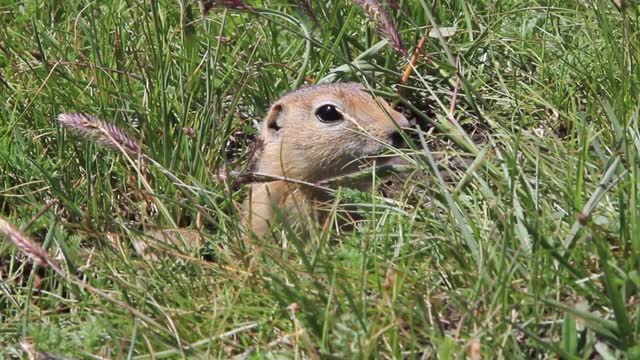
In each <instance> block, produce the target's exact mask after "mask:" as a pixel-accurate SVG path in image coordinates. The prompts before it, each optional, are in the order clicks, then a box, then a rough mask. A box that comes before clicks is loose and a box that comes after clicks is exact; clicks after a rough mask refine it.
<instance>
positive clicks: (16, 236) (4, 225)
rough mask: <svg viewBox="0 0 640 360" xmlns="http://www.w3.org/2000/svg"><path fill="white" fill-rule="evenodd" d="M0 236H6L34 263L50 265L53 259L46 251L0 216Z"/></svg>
mask: <svg viewBox="0 0 640 360" xmlns="http://www.w3.org/2000/svg"><path fill="white" fill-rule="evenodd" d="M0 236H1V237H5V238H7V239H8V240H9V241H10V242H11V243H12V244H13V245H15V247H17V248H18V249H19V250H20V251H21V252H22V253H23V254H25V255H26V256H27V257H29V258H30V259H31V260H32V261H33V262H34V263H35V264H36V265H42V266H46V265H51V264H53V260H51V258H50V257H49V255H48V254H47V252H46V251H45V250H44V249H43V248H42V247H41V246H40V245H38V244H37V243H36V242H35V241H33V240H31V239H29V238H28V237H27V236H26V235H24V234H23V233H21V232H20V231H19V230H18V229H17V228H16V227H14V226H13V225H12V224H11V223H9V222H8V221H6V220H5V219H3V218H1V217H0Z"/></svg>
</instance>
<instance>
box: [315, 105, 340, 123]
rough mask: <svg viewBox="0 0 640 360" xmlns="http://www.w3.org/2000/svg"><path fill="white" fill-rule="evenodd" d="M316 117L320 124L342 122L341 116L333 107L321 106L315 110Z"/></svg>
mask: <svg viewBox="0 0 640 360" xmlns="http://www.w3.org/2000/svg"><path fill="white" fill-rule="evenodd" d="M316 116H317V117H318V119H320V121H322V122H335V121H339V120H342V114H340V112H339V111H338V110H337V109H336V107H335V106H334V105H330V104H327V105H322V106H320V107H319V108H318V110H316Z"/></svg>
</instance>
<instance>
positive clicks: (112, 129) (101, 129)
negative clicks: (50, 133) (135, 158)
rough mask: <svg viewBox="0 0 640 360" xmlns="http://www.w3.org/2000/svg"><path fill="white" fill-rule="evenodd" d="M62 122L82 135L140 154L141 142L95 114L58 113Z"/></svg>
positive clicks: (131, 153) (111, 146)
mask: <svg viewBox="0 0 640 360" xmlns="http://www.w3.org/2000/svg"><path fill="white" fill-rule="evenodd" d="M58 121H59V122H60V124H61V125H62V126H63V127H65V128H67V129H69V130H71V131H73V132H74V133H76V134H78V135H79V136H81V137H85V138H90V139H93V140H95V141H97V142H98V143H100V144H102V145H104V146H107V147H110V148H113V149H116V150H123V151H124V152H126V153H127V154H129V155H137V154H140V153H141V151H142V148H141V146H140V144H139V143H138V142H137V141H136V140H134V139H133V138H131V137H130V136H129V135H127V133H125V132H124V131H122V130H121V129H120V128H118V127H117V126H115V125H113V124H111V123H108V122H105V121H102V120H99V119H98V118H96V117H95V116H92V115H87V114H81V113H62V114H60V115H58Z"/></svg>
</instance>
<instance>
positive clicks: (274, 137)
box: [245, 83, 408, 236]
mask: <svg viewBox="0 0 640 360" xmlns="http://www.w3.org/2000/svg"><path fill="white" fill-rule="evenodd" d="M325 104H332V105H334V106H336V108H337V109H339V111H340V113H341V114H342V115H343V117H344V120H342V121H339V122H336V123H324V122H322V121H320V120H319V119H318V118H317V117H316V114H315V113H316V109H317V108H318V107H320V106H321V105H325ZM392 119H393V121H392ZM398 126H399V127H406V126H408V122H407V120H406V119H405V117H404V116H403V115H402V114H400V113H399V112H397V111H395V110H393V109H392V108H391V107H390V106H389V105H388V104H387V103H386V102H385V101H384V100H382V99H380V98H376V97H373V96H372V95H371V94H370V93H369V92H368V91H367V90H366V89H365V88H364V87H362V85H359V84H354V83H341V84H326V85H313V86H308V87H305V88H302V89H300V90H297V91H294V92H291V93H289V94H287V95H285V96H283V97H282V98H280V99H279V100H278V101H276V102H275V103H274V104H273V105H272V106H271V109H270V110H269V113H268V114H267V116H266V118H265V119H264V121H263V123H262V127H261V130H260V135H259V137H260V140H262V141H263V142H264V150H263V152H262V154H261V155H260V157H259V158H258V162H257V166H256V170H257V172H259V173H265V174H269V175H275V176H281V177H287V178H289V179H296V180H303V181H306V182H318V181H321V180H325V179H329V178H332V177H336V176H339V175H344V174H348V173H351V172H353V171H356V170H357V169H358V165H359V164H360V163H361V162H359V161H358V160H359V159H362V158H364V157H367V156H373V155H377V154H380V153H381V152H383V151H384V150H385V149H387V148H388V147H389V146H390V145H391V144H392V137H393V136H394V133H397V130H398ZM329 199H330V198H329V197H328V195H327V194H326V193H325V192H323V191H321V190H317V189H314V188H312V187H309V186H304V185H300V184H295V183H292V182H287V181H272V182H267V183H254V184H252V185H251V194H250V198H249V200H248V201H247V205H246V206H247V211H246V214H245V224H246V225H247V226H248V227H249V229H250V230H251V231H253V233H255V234H256V235H257V236H263V235H264V234H266V233H267V232H268V230H269V226H270V222H271V220H272V218H273V216H274V213H273V208H274V207H278V208H280V209H282V210H284V211H285V213H286V212H289V213H298V214H300V215H305V214H310V212H308V211H309V210H312V209H313V207H314V203H315V202H318V201H326V200H329Z"/></svg>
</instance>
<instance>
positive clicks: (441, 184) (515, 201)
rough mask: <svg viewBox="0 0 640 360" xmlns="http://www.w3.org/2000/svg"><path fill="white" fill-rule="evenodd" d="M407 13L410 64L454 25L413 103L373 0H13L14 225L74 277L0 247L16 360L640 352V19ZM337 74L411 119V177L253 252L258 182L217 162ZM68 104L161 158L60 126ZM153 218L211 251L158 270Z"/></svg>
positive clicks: (424, 59)
mask: <svg viewBox="0 0 640 360" xmlns="http://www.w3.org/2000/svg"><path fill="white" fill-rule="evenodd" d="M224 3H226V4H227V5H228V6H236V7H238V6H239V5H241V2H240V1H226V2H224ZM369 3H375V2H373V1H370V2H369ZM390 3H391V2H390ZM398 3H399V4H400V8H399V9H394V8H393V7H392V6H390V5H389V6H388V7H387V8H388V9H389V14H390V17H391V19H393V21H394V22H395V25H396V27H397V29H398V31H399V33H400V39H401V41H402V44H403V46H404V47H405V48H406V49H407V50H408V54H409V56H410V55H411V54H412V53H413V51H414V49H415V47H416V45H417V44H418V43H419V41H420V39H421V38H422V36H423V34H424V33H425V31H426V32H429V30H430V29H432V28H433V25H434V24H439V25H441V26H446V27H455V28H456V31H455V33H454V34H449V33H450V32H451V31H450V30H451V29H447V31H443V32H445V34H444V35H445V36H447V35H451V36H447V37H446V38H443V37H439V36H438V34H437V32H435V31H432V32H431V35H432V36H428V37H427V38H426V42H425V44H424V48H423V52H422V53H423V55H422V56H420V57H419V58H418V59H417V61H416V63H415V64H416V68H415V71H414V72H413V73H412V74H411V77H410V79H409V82H408V83H407V84H406V85H404V86H401V87H402V88H403V89H402V91H401V94H402V98H401V99H398V98H397V96H396V95H397V94H398V89H399V86H398V85H399V84H400V78H401V74H402V72H403V71H404V69H405V68H406V67H407V63H408V61H407V57H404V58H403V56H402V55H400V52H399V51H398V49H399V44H396V46H395V48H394V46H393V41H390V42H387V41H385V42H383V43H380V41H382V40H383V39H385V38H386V37H385V36H384V35H383V34H382V33H384V32H385V31H386V33H387V35H388V34H389V33H390V32H392V31H393V29H391V28H390V27H389V25H388V24H384V18H383V17H380V16H378V17H377V18H374V17H373V15H372V14H371V13H367V12H365V11H364V10H363V9H362V8H361V7H359V6H357V4H354V3H344V2H343V1H337V2H333V1H329V2H325V1H318V2H313V3H312V10H313V16H315V19H314V17H313V16H311V15H310V13H308V12H305V11H303V10H301V8H298V7H296V6H294V5H295V4H294V3H293V2H289V3H287V2H284V1H279V2H277V3H274V2H267V3H264V4H263V3H249V4H250V5H252V6H254V8H252V9H250V10H246V9H245V10H237V9H231V8H223V7H219V6H214V7H213V8H212V9H211V10H210V11H209V12H208V13H207V14H203V12H202V11H201V9H200V8H199V6H198V4H197V3H194V2H185V1H182V2H181V1H178V2H176V1H152V2H147V1H145V2H140V1H129V0H111V1H108V2H80V1H75V0H69V1H57V0H47V1H40V2H36V1H31V2H11V1H9V2H3V3H2V4H5V5H0V14H2V16H0V23H1V24H2V28H3V29H2V30H1V31H0V103H1V104H2V106H0V215H1V216H2V217H4V218H6V219H8V221H9V222H11V223H12V224H14V225H15V226H16V227H20V228H21V229H22V230H23V231H24V233H25V234H28V235H29V236H31V237H32V238H33V239H35V240H36V241H37V242H39V243H41V244H43V246H44V247H45V248H46V249H48V252H49V254H51V256H53V257H54V258H55V260H56V261H57V262H59V263H60V264H61V268H62V271H63V272H64V273H65V274H66V275H60V274H58V273H55V272H54V271H53V270H52V269H51V267H47V266H44V267H40V268H35V267H32V266H31V263H30V262H29V261H27V260H26V258H25V257H24V256H23V255H21V254H20V252H19V251H18V250H17V249H16V248H15V247H13V246H12V245H11V244H10V243H9V242H8V241H4V240H2V241H4V242H2V243H0V274H1V275H0V281H1V282H0V294H1V296H0V320H1V321H0V323H1V324H2V325H0V327H1V328H0V344H1V345H2V348H4V350H3V351H5V355H6V356H11V354H14V355H16V354H23V353H22V352H21V351H22V350H20V349H21V346H20V343H21V342H22V343H23V344H25V345H27V346H33V347H35V348H36V349H37V350H39V351H46V352H51V353H54V354H58V355H62V356H68V357H74V358H124V357H127V358H134V359H143V358H161V357H171V358H180V357H201V358H208V357H222V358H229V357H232V356H236V357H237V358H282V357H284V358H289V357H291V358H305V357H306V358H361V357H362V358H368V357H373V358H436V357H438V358H440V359H448V358H465V357H469V358H471V359H478V358H479V357H480V356H481V357H482V358H506V359H511V358H531V357H534V358H557V357H563V358H603V359H610V358H630V359H632V358H640V345H638V343H639V339H640V314H639V312H640V310H639V309H640V306H639V305H638V304H639V302H640V298H639V294H638V288H639V287H640V273H639V272H638V271H639V270H640V208H639V206H638V202H639V201H640V193H639V191H640V180H639V177H638V175H639V172H640V132H639V131H638V112H639V110H640V102H639V101H638V100H639V98H640V96H639V93H640V81H639V79H640V67H639V66H638V61H639V60H640V59H639V57H640V44H639V41H638V34H639V31H640V23H639V19H638V14H639V12H638V10H639V8H638V5H634V4H633V2H632V1H628V0H627V1H616V2H615V3H618V4H620V3H627V4H626V7H622V8H618V7H616V4H614V2H608V1H605V0H592V1H560V0H546V1H541V0H540V1H514V0H504V1H492V2H485V1H458V0H453V1H447V2H445V1H436V2H429V4H426V2H420V1H411V2H404V1H400V2H398ZM432 3H433V4H432ZM623 5H624V4H623ZM369 10H371V7H369ZM376 22H377V23H378V24H376ZM377 27H382V29H383V30H382V33H381V31H379V29H377ZM387 37H388V36H387ZM458 61H459V69H460V71H456V62H458ZM457 74H459V75H460V76H458V75H457ZM321 79H324V80H332V81H338V80H355V81H359V82H362V83H366V84H368V85H369V86H371V87H372V88H374V89H376V90H379V91H380V92H381V93H386V94H387V95H388V96H389V99H390V100H395V101H398V100H399V103H400V104H402V105H403V107H404V108H406V109H409V110H411V111H412V114H413V115H414V116H415V117H416V118H417V119H418V120H419V121H418V122H420V123H422V125H423V126H422V128H423V129H424V130H425V133H423V134H422V135H423V136H422V137H420V136H416V135H415V134H414V136H413V139H414V140H415V141H414V144H413V148H412V150H409V151H408V153H409V154H411V156H412V159H413V165H412V166H413V170H414V171H413V172H411V173H409V174H405V175H407V176H405V178H404V181H403V182H402V183H401V185H403V186H402V190H401V191H399V192H396V193H394V194H393V195H390V197H391V199H392V200H394V201H395V202H389V201H384V199H383V198H381V197H380V195H376V196H372V195H371V194H361V193H353V192H350V191H348V190H346V189H345V190H344V191H340V194H341V195H340V204H341V205H340V206H343V205H344V204H346V203H357V204H360V208H361V209H362V212H363V214H364V216H365V220H366V221H364V222H362V224H360V225H359V226H358V227H357V228H356V229H355V230H354V231H353V232H339V231H337V230H336V229H329V230H327V231H325V232H321V231H312V232H311V234H310V235H308V236H306V237H301V235H299V234H298V233H297V232H296V231H292V230H290V229H289V228H287V227H285V228H283V231H282V235H281V236H280V237H279V239H278V240H277V241H265V242H264V243H261V244H259V246H258V247H256V248H254V249H253V250H252V249H250V248H248V247H247V246H246V244H243V242H242V241H241V238H240V235H239V234H240V233H241V230H242V229H241V227H240V225H239V216H238V212H237V205H238V204H239V203H241V201H242V198H243V196H244V194H245V193H246V189H245V188H243V187H234V186H233V184H232V182H233V181H232V180H233V179H227V180H226V181H221V180H219V179H218V177H216V173H217V172H218V171H219V169H221V168H222V167H223V165H225V164H228V165H229V166H230V167H238V166H242V164H243V162H246V158H247V153H248V150H247V149H248V143H249V140H248V139H249V137H250V135H251V134H253V133H255V131H254V122H255V121H258V120H259V119H260V118H261V116H263V115H264V113H265V110H266V108H267V107H268V105H269V104H270V102H271V101H273V100H275V99H276V98H277V97H278V96H279V95H280V94H282V93H283V92H286V91H288V90H291V89H293V88H295V87H297V86H299V85H300V84H302V83H303V82H308V81H319V80H321ZM452 104H453V105H454V106H451V105H452ZM66 111H77V112H85V113H89V114H94V115H96V116H99V117H100V118H102V119H105V120H108V121H110V122H113V123H115V124H116V125H117V126H119V127H121V128H123V129H125V130H126V131H127V132H128V133H130V134H131V135H132V136H133V137H134V138H136V139H139V140H140V142H141V143H142V144H143V147H144V149H145V152H146V153H147V154H149V155H150V156H151V157H152V158H153V159H155V160H156V161H157V162H158V165H150V164H149V163H147V164H146V165H145V166H144V168H143V169H142V170H141V172H140V173H138V172H137V171H136V169H140V167H139V166H138V165H136V161H137V160H136V159H135V158H134V159H133V163H132V162H130V161H129V160H128V159H127V157H126V156H124V155H123V154H122V153H121V152H119V151H113V150H110V149H106V148H104V147H101V146H99V145H97V144H95V143H94V142H91V141H84V140H81V139H79V138H78V137H77V136H74V135H73V134H71V133H69V132H68V131H65V130H64V129H62V128H61V127H60V126H59V124H57V122H56V120H55V119H56V117H57V114H59V113H61V112H66ZM471 139H472V140H473V142H472V141H471ZM461 159H466V161H460V160H461ZM461 164H466V165H461ZM470 164H471V165H470ZM166 171H169V172H170V173H171V174H173V175H174V176H175V178H172V177H167V176H164V174H165V172H166ZM144 181H146V182H147V183H148V187H145V182H144ZM378 181H383V180H378ZM160 228H162V229H174V228H187V229H190V231H192V233H189V234H193V233H195V234H198V233H197V232H196V231H195V230H199V231H200V233H201V235H198V236H191V237H190V238H201V241H202V245H201V246H197V245H194V244H193V242H189V241H188V244H178V245H176V246H164V248H165V251H164V252H162V253H160V254H157V256H156V258H155V259H153V258H151V257H148V256H146V257H145V256H140V254H139V253H138V252H136V251H135V247H134V246H133V245H134V244H135V245H139V244H140V243H141V241H142V240H144V239H147V240H148V241H149V242H150V243H151V247H153V248H160V244H159V243H158V241H153V239H154V238H158V236H151V238H149V235H153V234H157V231H156V230H155V229H160ZM5 232H6V231H5ZM187 240H188V239H187Z"/></svg>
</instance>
